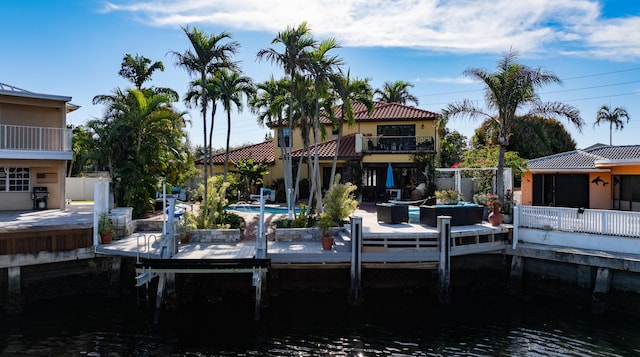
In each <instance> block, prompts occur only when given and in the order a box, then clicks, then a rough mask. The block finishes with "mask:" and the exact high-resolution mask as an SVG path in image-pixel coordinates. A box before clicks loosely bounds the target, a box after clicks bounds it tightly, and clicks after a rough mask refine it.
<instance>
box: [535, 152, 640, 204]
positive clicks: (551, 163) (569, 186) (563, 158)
mask: <svg viewBox="0 0 640 357" xmlns="http://www.w3.org/2000/svg"><path fill="white" fill-rule="evenodd" d="M527 166H528V171H526V172H525V174H524V176H523V178H522V204H525V205H534V206H557V207H582V208H593V209H616V210H623V211H640V145H626V146H607V145H594V146H592V147H590V148H587V149H584V150H574V151H569V152H565V153H560V154H555V155H551V156H545V157H541V158H537V159H533V160H529V161H527Z"/></svg>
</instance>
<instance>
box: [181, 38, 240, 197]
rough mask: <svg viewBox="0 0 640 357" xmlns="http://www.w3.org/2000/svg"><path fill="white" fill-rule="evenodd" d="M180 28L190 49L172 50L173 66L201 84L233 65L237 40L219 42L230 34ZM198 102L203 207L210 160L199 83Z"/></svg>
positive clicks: (203, 97)
mask: <svg viewBox="0 0 640 357" xmlns="http://www.w3.org/2000/svg"><path fill="white" fill-rule="evenodd" d="M182 30H183V31H184V33H185V34H186V35H187V38H189V42H190V43H191V46H192V47H193V51H190V50H187V51H185V52H184V53H178V52H175V51H172V52H171V53H172V54H173V55H174V57H175V58H176V65H178V66H181V67H184V68H185V69H186V70H187V72H189V73H190V74H191V73H193V74H198V75H199V76H200V81H201V83H206V82H207V74H209V73H214V72H215V70H217V69H220V68H233V67H235V65H234V64H233V63H232V62H231V61H230V55H232V54H235V53H236V52H237V51H238V48H239V47H240V44H239V43H238V42H236V41H230V42H227V43H221V41H222V40H226V39H231V34H229V33H228V32H221V33H220V34H218V35H215V34H211V35H209V34H206V33H204V32H202V31H198V29H197V28H195V27H194V28H193V30H192V31H190V29H189V26H185V27H182ZM201 91H202V92H201V94H200V105H201V106H202V110H201V112H202V125H203V132H204V164H205V170H204V198H203V199H204V201H205V205H204V206H205V207H206V200H207V186H208V185H207V180H208V169H207V164H208V163H209V156H208V151H209V147H210V145H211V143H209V145H207V106H208V103H209V100H208V94H207V89H206V86H201Z"/></svg>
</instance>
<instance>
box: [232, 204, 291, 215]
mask: <svg viewBox="0 0 640 357" xmlns="http://www.w3.org/2000/svg"><path fill="white" fill-rule="evenodd" d="M225 210H227V211H236V212H242V213H256V214H257V213H260V206H254V205H231V206H229V207H227V208H225ZM295 211H296V213H299V212H300V209H299V208H296V209H295ZM264 213H266V214H287V213H289V212H288V211H287V208H286V207H272V206H265V207H264Z"/></svg>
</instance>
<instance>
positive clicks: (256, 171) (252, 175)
mask: <svg viewBox="0 0 640 357" xmlns="http://www.w3.org/2000/svg"><path fill="white" fill-rule="evenodd" d="M236 168H237V169H238V175H239V176H240V178H241V179H244V180H245V184H246V188H247V191H248V193H249V194H251V193H255V192H256V191H255V187H256V185H260V184H262V178H263V177H264V175H266V174H268V173H269V171H268V170H269V166H268V165H267V164H266V163H265V162H255V161H253V159H252V158H248V159H246V160H245V159H242V158H240V159H238V162H237V163H236Z"/></svg>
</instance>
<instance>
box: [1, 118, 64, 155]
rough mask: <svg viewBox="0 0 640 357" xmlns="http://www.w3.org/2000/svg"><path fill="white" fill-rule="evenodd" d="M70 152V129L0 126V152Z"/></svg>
mask: <svg viewBox="0 0 640 357" xmlns="http://www.w3.org/2000/svg"><path fill="white" fill-rule="evenodd" d="M2 149H3V150H34V151H67V152H68V151H71V150H72V146H71V129H66V128H50V127H40V126H22V125H5V124H2V125H0V150H2Z"/></svg>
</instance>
